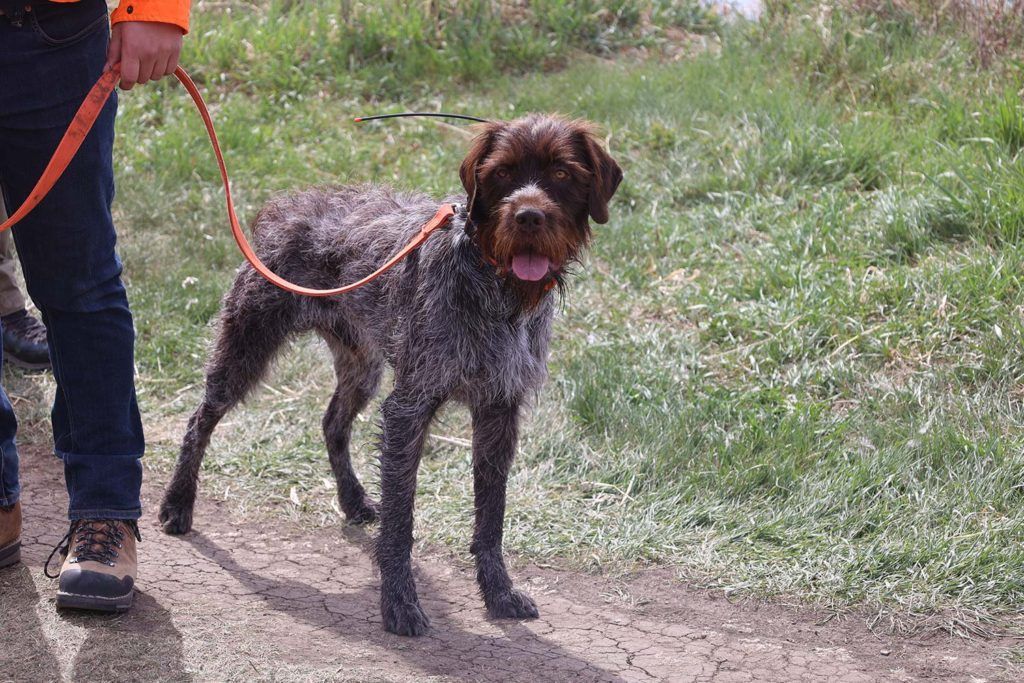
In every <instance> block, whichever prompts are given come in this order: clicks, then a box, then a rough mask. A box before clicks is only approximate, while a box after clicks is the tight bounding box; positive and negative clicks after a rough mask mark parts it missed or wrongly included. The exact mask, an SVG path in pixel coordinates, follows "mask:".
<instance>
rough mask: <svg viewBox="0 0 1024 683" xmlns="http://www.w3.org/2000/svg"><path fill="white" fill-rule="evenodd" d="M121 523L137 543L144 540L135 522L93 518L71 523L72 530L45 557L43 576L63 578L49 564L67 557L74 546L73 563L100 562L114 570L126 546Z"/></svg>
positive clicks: (131, 520)
mask: <svg viewBox="0 0 1024 683" xmlns="http://www.w3.org/2000/svg"><path fill="white" fill-rule="evenodd" d="M122 524H125V525H127V526H128V528H129V529H130V530H131V531H132V534H133V535H134V536H135V538H136V539H137V540H139V541H141V540H142V534H140V533H139V525H138V524H137V523H136V522H135V520H133V519H98V520H92V519H90V520H75V521H74V522H71V528H70V529H68V532H67V533H66V534H64V538H62V539H61V540H60V541H59V542H58V543H57V545H56V546H55V547H54V549H53V550H52V551H51V552H50V556H49V557H48V558H46V564H45V565H44V566H43V573H44V574H46V576H48V577H49V578H51V579H56V578H57V577H58V576H60V572H59V571H58V572H57V573H56V574H51V573H50V562H51V561H52V560H53V558H54V556H55V555H58V554H59V555H60V556H61V557H62V558H63V557H67V555H68V554H69V553H70V552H71V546H72V545H74V546H75V557H74V558H72V560H71V561H72V562H75V563H78V562H99V563H100V564H105V565H107V566H108V567H113V566H114V565H115V561H116V560H117V557H118V552H117V551H118V550H120V549H121V548H123V547H124V530H123V527H122V526H121V525H122Z"/></svg>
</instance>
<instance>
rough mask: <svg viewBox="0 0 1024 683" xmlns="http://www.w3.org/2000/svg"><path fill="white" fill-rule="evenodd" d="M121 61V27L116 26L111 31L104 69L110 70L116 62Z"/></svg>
mask: <svg viewBox="0 0 1024 683" xmlns="http://www.w3.org/2000/svg"><path fill="white" fill-rule="evenodd" d="M120 61H121V27H120V26H114V28H113V29H112V30H111V31H110V45H109V46H108V47H107V63H106V65H105V66H104V67H103V70H104V71H110V70H111V69H112V68H113V67H114V65H115V64H117V63H118V62H120Z"/></svg>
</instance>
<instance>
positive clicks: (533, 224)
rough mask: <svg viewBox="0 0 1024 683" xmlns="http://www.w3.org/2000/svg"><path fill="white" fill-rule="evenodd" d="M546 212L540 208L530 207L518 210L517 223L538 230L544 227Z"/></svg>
mask: <svg viewBox="0 0 1024 683" xmlns="http://www.w3.org/2000/svg"><path fill="white" fill-rule="evenodd" d="M544 219H545V216H544V212H543V211H541V210H540V209H534V208H532V207H528V208H525V209H519V210H518V211H516V224H517V225H520V226H522V227H524V228H528V229H532V230H537V229H539V228H542V227H544Z"/></svg>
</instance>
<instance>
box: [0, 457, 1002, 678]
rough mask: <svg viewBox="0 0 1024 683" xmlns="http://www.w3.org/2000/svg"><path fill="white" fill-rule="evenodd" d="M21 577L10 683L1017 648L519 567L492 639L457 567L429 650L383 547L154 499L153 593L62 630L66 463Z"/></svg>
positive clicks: (439, 591)
mask: <svg viewBox="0 0 1024 683" xmlns="http://www.w3.org/2000/svg"><path fill="white" fill-rule="evenodd" d="M22 469H23V483H24V487H25V494H24V498H23V501H24V505H25V509H26V516H27V521H26V529H25V539H24V540H25V548H24V553H23V554H24V563H23V564H22V565H20V566H17V567H15V568H12V569H6V570H0V681H4V680H16V681H36V680H39V681H44V680H61V679H63V680H69V681H72V680H73V681H92V682H96V681H105V680H117V681H138V680H160V681H174V680H243V679H244V680H254V679H255V680H271V679H272V680H344V681H347V680H352V681H422V680H436V681H574V680H582V681H723V682H724V681H805V680H807V681H884V680H898V681H912V680H941V681H982V680H999V679H1007V678H1010V677H1011V675H1010V674H1009V673H1007V672H1006V671H1005V669H1003V668H1001V666H1000V665H999V663H998V661H999V654H1000V652H1001V650H1002V649H1003V648H1005V644H999V643H993V642H984V643H982V642H964V641H961V640H956V639H950V638H948V637H945V636H930V637H929V638H927V639H925V640H913V641H907V640H899V639H895V638H879V637H876V636H875V635H873V634H872V633H870V632H869V631H868V630H867V628H866V627H865V626H864V624H863V620H862V619H857V618H853V617H850V618H847V619H841V620H834V621H832V622H830V623H828V624H827V625H822V624H821V622H822V618H821V616H822V615H820V614H815V613H813V612H811V611H807V610H801V609H796V608H787V607H780V606H773V605H763V604H762V605H752V604H741V605H735V604H732V603H730V602H728V601H726V600H725V599H723V598H720V597H715V596H712V595H709V594H707V593H706V592H703V591H697V590H690V589H687V588H685V587H683V586H682V585H680V584H679V583H678V582H677V581H675V580H674V579H673V578H672V576H671V575H670V574H669V573H668V572H664V571H654V572H643V573H640V574H638V575H636V576H634V577H632V578H630V579H628V580H618V581H613V580H608V579H603V578H599V577H592V576H588V575H582V574H577V573H573V572H568V571H556V570H550V569H543V568H538V567H535V566H519V567H515V569H514V572H513V573H514V575H515V577H516V578H517V580H518V582H519V585H520V586H521V587H523V588H526V589H528V590H529V591H530V592H531V593H532V594H533V596H534V598H535V599H536V601H537V603H538V605H539V607H540V610H541V618H540V619H538V620H535V621H527V622H514V621H488V620H487V619H486V618H485V616H484V612H483V609H482V606H481V603H480V601H479V599H478V598H477V597H476V595H475V588H474V582H473V575H472V572H471V571H470V569H469V568H468V566H467V565H466V564H465V563H462V562H459V561H458V560H457V559H456V558H451V557H444V556H440V555H438V556H428V557H419V558H417V567H418V580H419V586H420V595H421V597H422V598H423V603H424V607H425V609H426V610H427V611H428V613H429V614H430V616H431V617H432V619H433V628H432V630H431V632H430V634H429V635H428V636H426V637H423V638H419V639H408V638H400V637H398V636H393V635H390V634H387V633H384V632H383V631H382V630H381V625H380V617H379V615H378V611H377V579H376V577H375V575H374V573H373V568H372V565H371V562H370V558H369V555H368V548H369V536H368V535H367V533H366V532H365V531H363V530H361V529H358V528H353V527H343V526H339V528H338V529H337V530H333V531H323V530H321V531H318V532H309V531H305V530H303V529H302V528H301V527H298V526H295V525H292V524H289V523H278V522H276V521H274V520H263V522H262V523H258V524H257V523H253V522H248V523H246V521H245V520H240V519H232V518H231V517H230V514H229V513H228V512H227V511H226V510H224V509H223V508H222V507H221V506H218V505H217V504H215V503H211V502H206V503H201V504H200V507H199V509H198V510H197V515H196V531H195V532H193V533H192V534H189V535H187V536H183V537H168V536H165V535H163V534H162V533H160V532H159V531H158V530H157V528H156V525H155V523H154V521H153V510H154V509H155V503H156V500H157V496H158V492H159V489H158V488H157V482H150V483H148V484H147V488H146V490H145V495H144V500H145V503H146V505H147V512H148V514H147V517H146V518H145V519H144V520H143V524H142V533H143V538H144V539H145V541H144V543H143V544H142V547H141V561H142V564H141V571H140V573H141V576H140V582H139V585H140V588H141V592H140V593H139V594H138V595H137V597H136V604H135V608H134V610H133V611H132V612H130V613H128V614H126V615H121V616H94V615H83V614H76V613H67V614H65V613H58V612H57V611H56V610H55V608H54V603H53V592H54V586H53V582H51V581H50V580H48V579H46V578H44V577H43V574H42V564H43V561H44V560H45V559H46V556H47V554H48V553H49V551H50V548H51V546H52V544H53V543H54V542H55V541H56V540H57V539H59V538H60V536H61V535H62V533H63V532H64V531H65V523H64V521H63V518H62V511H63V510H64V506H65V494H64V491H63V486H62V479H61V475H60V465H59V462H58V461H57V460H56V459H55V458H53V457H51V456H49V455H46V454H43V453H40V452H38V451H29V452H27V453H25V455H24V457H23V463H22Z"/></svg>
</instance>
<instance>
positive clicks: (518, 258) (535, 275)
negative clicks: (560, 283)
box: [512, 252, 551, 282]
mask: <svg viewBox="0 0 1024 683" xmlns="http://www.w3.org/2000/svg"><path fill="white" fill-rule="evenodd" d="M550 269H551V261H550V260H548V257H547V256H542V255H540V254H535V253H533V252H526V253H524V254H516V255H515V256H513V257H512V272H513V273H515V274H516V277H517V278H519V279H520V280H529V281H530V282H536V281H537V280H541V279H543V278H544V277H545V276H547V274H548V271H549V270H550Z"/></svg>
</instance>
